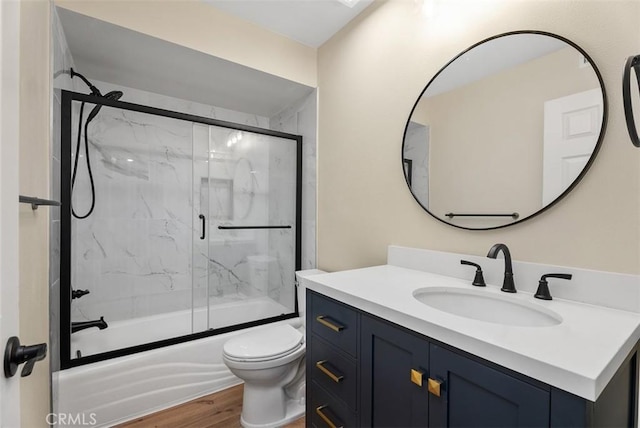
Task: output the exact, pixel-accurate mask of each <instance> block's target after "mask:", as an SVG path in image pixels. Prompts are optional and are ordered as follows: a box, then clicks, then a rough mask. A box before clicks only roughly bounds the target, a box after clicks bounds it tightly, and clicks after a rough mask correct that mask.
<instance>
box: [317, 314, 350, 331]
mask: <svg viewBox="0 0 640 428" xmlns="http://www.w3.org/2000/svg"><path fill="white" fill-rule="evenodd" d="M316 321H318V322H319V323H320V324H322V325H323V326H325V327H329V328H330V329H331V330H333V331H337V332H341V331H342V330H344V326H343V325H340V324H337V323H332V322H331V321H328V320H327V317H326V316H325V315H318V316H317V317H316Z"/></svg>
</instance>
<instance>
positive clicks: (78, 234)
mask: <svg viewBox="0 0 640 428" xmlns="http://www.w3.org/2000/svg"><path fill="white" fill-rule="evenodd" d="M94 84H95V85H96V86H97V87H98V88H100V90H101V91H102V93H106V92H109V91H112V90H121V91H123V92H124V96H123V98H122V100H123V101H128V102H134V103H139V104H143V105H151V106H156V107H160V108H164V109H168V110H173V111H179V112H187V113H190V114H195V115H199V116H206V117H213V118H215V119H220V120H225V121H230V122H234V123H241V124H246V125H251V126H258V127H262V128H268V127H269V120H268V118H265V117H259V116H255V115H248V114H244V113H239V112H234V111H230V110H226V109H222V108H217V107H211V106H205V105H202V104H198V103H193V102H188V101H184V100H179V99H175V98H170V97H166V96H161V95H157V94H152V93H148V92H143V91H139V90H135V89H132V88H123V87H120V86H116V85H112V84H108V83H106V82H99V81H95V82H94ZM90 109H91V106H88V107H87V108H86V111H85V117H86V114H87V111H89V110H90ZM75 128H76V127H75V126H73V129H74V130H75ZM212 129H213V131H212V133H211V134H212V136H213V135H215V134H216V133H218V134H219V133H220V132H222V133H226V132H229V130H225V129H222V130H218V131H215V129H214V128H212ZM75 132H76V131H74V133H75ZM193 132H194V129H192V124H191V123H188V122H183V121H179V120H175V119H168V118H162V117H157V116H156V117H154V116H152V115H144V114H139V113H134V112H123V111H120V110H117V109H110V108H107V107H105V108H103V109H102V110H101V111H100V114H99V115H98V116H97V117H96V119H95V120H94V121H93V122H92V123H91V127H90V130H89V136H90V146H91V149H92V151H93V153H95V154H93V155H92V156H93V159H92V167H93V175H94V179H95V183H96V194H97V196H96V197H97V198H98V201H97V203H96V211H95V212H94V213H93V214H92V215H91V216H90V217H89V218H87V219H85V220H74V222H73V224H74V229H73V231H74V232H73V235H74V239H73V255H72V257H73V266H74V269H73V270H72V278H73V281H74V284H73V286H74V288H80V289H85V288H88V289H90V290H91V294H89V295H87V296H85V297H83V298H82V299H80V300H76V301H74V303H73V305H72V319H74V320H83V319H96V318H99V317H100V316H103V315H104V316H105V319H107V321H109V320H111V321H116V320H122V319H130V318H137V317H141V316H149V315H156V314H160V313H165V312H173V311H178V310H184V309H190V308H191V305H192V292H191V287H192V278H191V272H193V274H194V276H195V281H194V282H193V285H194V286H195V294H194V298H195V299H196V301H195V303H196V304H197V305H199V306H203V304H202V303H203V302H201V301H198V300H197V299H198V297H204V296H203V295H202V294H203V292H202V291H203V290H204V289H205V288H206V278H207V276H206V274H204V272H202V269H203V266H199V264H198V263H196V264H195V265H194V266H193V270H192V265H191V263H192V259H191V251H192V249H191V242H192V241H191V239H192V236H193V235H194V231H195V230H196V229H198V231H199V225H198V224H195V225H194V224H193V213H192V207H193V204H194V203H195V204H196V208H197V207H198V204H199V203H200V201H199V199H200V196H199V194H200V193H199V191H194V192H192V184H193V189H196V187H197V184H198V181H199V180H196V182H195V183H192V181H191V180H192V177H191V175H192V172H191V168H192V166H191V159H192V158H193V157H194V156H195V158H196V165H197V163H198V161H199V159H198V156H202V155H204V156H205V157H206V156H207V155H208V151H206V150H205V151H204V153H192V150H191V141H192V138H193ZM212 138H213V137H212ZM217 138H218V139H220V138H223V137H222V136H218V137H217ZM250 138H254V139H255V138H260V139H261V140H264V141H253V142H251V141H250V140H244V141H243V143H244V145H245V146H246V147H249V146H251V144H253V147H254V148H252V149H251V150H246V151H245V152H244V153H243V154H241V155H240V157H241V158H243V159H245V160H247V161H248V162H249V163H250V164H251V165H252V167H251V169H256V170H260V169H262V170H263V171H267V172H268V173H267V176H266V178H267V180H266V181H265V180H264V178H262V179H260V180H261V182H262V186H263V187H264V189H262V190H260V189H256V192H255V203H253V204H252V212H251V213H250V216H249V220H251V219H252V218H255V220H256V222H257V223H265V222H266V223H273V222H281V221H285V222H287V223H291V222H292V221H293V219H292V218H283V219H278V217H282V216H280V215H279V214H277V213H275V212H273V210H274V209H275V208H274V207H278V208H277V209H278V210H280V211H282V212H283V213H285V212H286V213H288V214H287V215H288V216H289V217H291V215H290V214H291V213H293V212H294V205H293V201H292V200H291V199H290V197H288V196H287V195H290V194H291V191H290V189H289V190H287V189H286V187H287V186H286V185H285V184H284V183H285V182H284V180H282V179H281V178H278V177H277V175H278V173H279V171H287V170H289V171H291V170H292V168H293V169H294V168H295V165H290V168H286V167H285V166H284V164H283V163H282V162H291V161H294V160H295V156H291V155H292V154H293V153H295V151H291V149H293V144H291V146H289V147H286V148H285V146H288V144H286V143H280V144H273V143H268V144H266V143H267V141H268V139H269V138H270V137H264V136H260V137H258V136H256V135H255V134H254V135H253V136H250ZM74 141H75V137H74ZM149 141H153V142H154V143H153V144H151V143H149ZM225 141H226V140H225ZM205 145H206V144H205ZM238 146H242V144H238ZM260 147H264V148H263V149H260ZM240 149H241V147H240ZM287 149H288V150H290V153H289V156H283V154H284V153H283V152H282V150H287ZM261 150H262V151H264V153H263V152H261ZM264 159H269V162H268V163H265V162H264ZM286 159H289V160H288V161H286ZM204 160H205V159H200V161H204ZM214 160H215V159H211V161H212V162H213V161H214ZM207 161H209V160H207ZM83 162H84V159H82V158H81V159H80V165H81V166H80V167H79V172H78V178H77V181H76V187H75V190H74V198H73V200H74V201H75V202H74V207H75V208H76V210H77V211H78V212H79V213H80V214H82V213H84V212H86V209H87V206H88V205H87V204H88V202H87V201H88V200H89V198H90V193H89V188H88V186H87V185H86V183H87V177H86V175H83V174H85V173H84V172H83V170H84V169H85V167H84V165H83ZM235 162H236V161H235V160H234V161H233V162H231V163H229V162H227V166H226V167H225V166H224V162H221V161H219V160H218V163H219V164H220V165H221V166H220V168H219V170H222V171H224V170H228V169H229V168H230V165H232V164H234V165H235ZM261 162H262V164H265V165H261ZM272 162H273V165H271V163H272ZM196 170H197V168H196ZM196 172H197V171H196ZM230 174H231V175H230V176H229V177H227V179H228V180H229V181H231V179H232V178H233V174H234V171H233V169H231V170H230ZM196 175H197V174H196ZM200 175H204V174H200ZM222 178H224V177H222ZM217 179H219V180H220V179H221V177H217ZM269 181H272V182H273V183H275V184H272V185H271V186H269ZM292 185H293V183H292ZM287 191H288V193H287ZM283 197H284V198H285V199H282V198H283ZM113 198H117V199H113ZM261 198H262V199H261ZM100 199H102V201H101V200H100ZM109 199H111V200H112V201H118V203H116V204H113V206H109V205H107V206H105V205H104V201H105V200H107V201H108V200H109ZM261 200H262V201H263V202H260V201H261ZM277 200H280V201H283V200H284V201H287V200H288V202H290V203H288V202H285V205H291V206H290V207H289V208H290V209H286V208H285V207H284V206H283V202H280V203H276V201H277ZM122 201H129V202H128V203H126V204H124V205H123V204H122ZM210 206H211V209H212V210H213V211H216V210H219V209H220V207H218V208H215V207H214V205H210ZM269 207H270V208H269ZM265 209H266V210H267V214H265V215H262V216H261V215H260V211H261V210H262V211H264V210H265ZM269 210H271V212H270V211H269ZM260 219H261V221H257V220H260ZM245 220H247V219H245ZM213 223H215V221H214V222H212V223H210V226H213V227H211V228H210V229H209V230H210V231H211V232H212V233H213V232H217V229H216V228H215V227H214V226H215V224H213ZM249 223H251V221H249ZM282 233H285V234H286V233H288V234H289V235H291V236H292V232H291V231H289V232H286V231H284V232H283V231H271V232H268V234H269V235H271V236H269V237H268V235H267V233H265V232H261V233H260V232H256V233H252V234H249V233H247V234H242V233H227V234H225V236H224V237H221V239H212V240H210V251H211V257H210V259H211V263H209V275H212V277H211V280H212V283H213V286H214V287H213V292H214V294H215V295H221V296H222V297H225V296H226V297H229V296H233V294H234V292H235V293H240V294H242V295H245V296H246V295H252V294H257V293H252V290H251V287H252V285H253V284H252V283H251V279H250V274H251V272H250V270H251V269H252V266H251V265H252V264H253V265H254V266H253V268H254V271H255V267H256V265H260V264H264V263H263V261H264V260H267V261H268V260H270V259H273V260H275V263H271V264H269V263H266V265H270V267H269V269H270V270H269V276H270V277H272V276H273V277H274V278H272V279H274V280H276V283H277V284H281V286H275V287H271V288H270V289H269V290H267V291H268V292H269V293H268V294H269V296H270V297H272V298H276V300H280V301H281V303H283V304H285V305H287V306H288V307H290V308H292V307H293V306H292V305H293V302H292V301H291V296H292V293H280V289H281V288H282V287H283V286H286V287H290V286H291V284H292V281H293V275H291V278H286V280H285V281H283V279H282V272H286V271H292V270H293V265H290V266H286V265H283V264H282V263H283V260H285V259H286V257H285V254H287V252H288V251H290V253H289V254H291V253H292V250H293V248H292V244H293V241H292V240H291V239H288V240H287V237H286V236H283V237H282V238H283V239H279V238H280V237H278V236H277V235H278V234H282ZM198 234H199V232H198ZM261 234H262V236H260V235H261ZM249 235H251V236H249ZM238 238H241V239H238ZM272 238H273V239H272ZM243 240H244V241H246V242H245V244H246V245H243V242H241V241H243ZM259 241H263V242H265V243H267V246H265V245H261V244H259ZM194 242H197V238H195V239H194ZM306 243H307V245H311V246H312V247H314V246H315V245H314V244H313V243H312V242H308V240H307V242H306ZM219 246H222V247H220V248H218V247H219ZM225 249H226V250H228V251H225ZM205 250H206V248H205ZM230 254H231V255H232V256H233V257H231V258H230ZM260 254H262V256H263V258H262V259H261V258H260V257H258V258H256V257H254V256H256V255H260ZM249 256H251V257H249ZM203 280H204V282H203Z"/></svg>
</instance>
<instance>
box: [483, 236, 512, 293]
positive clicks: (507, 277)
mask: <svg viewBox="0 0 640 428" xmlns="http://www.w3.org/2000/svg"><path fill="white" fill-rule="evenodd" d="M500 251H502V253H503V254H504V280H503V281H502V288H501V289H500V290H502V291H504V292H505V293H515V292H516V285H515V284H514V283H513V267H512V266H511V253H510V252H509V248H508V247H507V246H506V245H505V244H496V245H494V246H493V247H491V249H490V250H489V253H488V254H487V257H489V258H492V259H495V258H497V257H498V253H499V252H500Z"/></svg>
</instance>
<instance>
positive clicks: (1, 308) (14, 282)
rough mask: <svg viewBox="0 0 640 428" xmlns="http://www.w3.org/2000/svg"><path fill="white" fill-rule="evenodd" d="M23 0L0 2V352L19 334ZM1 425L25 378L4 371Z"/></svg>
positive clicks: (10, 421)
mask: <svg viewBox="0 0 640 428" xmlns="http://www.w3.org/2000/svg"><path fill="white" fill-rule="evenodd" d="M19 23H20V3H19V2H18V1H0V100H1V101H0V351H1V352H0V356H4V346H5V344H6V343H7V340H8V338H9V337H11V336H17V335H18V327H19V326H18V319H19V312H18V159H19V156H18V137H19V133H18V128H19V121H18V118H19V115H18V110H19V109H18V106H19V88H20V84H19V69H20V67H19V63H20V59H19V46H20V26H19ZM0 379H1V380H0V426H2V427H18V426H20V377H19V376H14V377H12V378H10V379H7V378H5V377H4V374H3V373H2V371H0Z"/></svg>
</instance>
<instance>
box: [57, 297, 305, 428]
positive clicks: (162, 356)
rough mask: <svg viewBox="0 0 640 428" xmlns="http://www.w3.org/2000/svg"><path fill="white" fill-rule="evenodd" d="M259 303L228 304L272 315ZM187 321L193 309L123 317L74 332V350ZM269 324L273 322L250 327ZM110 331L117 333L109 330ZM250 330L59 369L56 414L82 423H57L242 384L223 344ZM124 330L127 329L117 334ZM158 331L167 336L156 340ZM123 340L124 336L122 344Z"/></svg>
mask: <svg viewBox="0 0 640 428" xmlns="http://www.w3.org/2000/svg"><path fill="white" fill-rule="evenodd" d="M256 302H260V300H257V301H254V302H243V304H242V307H241V308H240V307H238V305H226V308H227V310H228V312H229V314H228V317H229V318H228V319H233V317H236V316H237V315H238V313H239V311H243V312H244V311H250V312H249V313H252V314H254V313H258V312H260V313H265V314H267V313H271V311H272V310H273V308H268V307H263V306H262V305H263V304H264V305H266V304H267V303H264V301H262V302H263V304H259V303H256ZM215 314H216V320H217V322H216V324H217V323H218V322H220V323H223V324H224V323H225V322H224V321H223V319H224V309H223V308H219V307H216V308H215ZM278 315H279V314H278ZM268 316H274V315H268ZM185 317H186V320H185ZM187 322H188V325H189V326H190V325H191V311H182V312H176V313H172V314H166V315H163V316H154V317H147V318H145V319H141V320H131V321H121V322H116V323H112V324H113V326H112V324H110V325H109V328H107V329H106V330H96V329H91V330H87V331H86V332H85V331H83V332H79V333H76V334H74V335H72V339H74V342H73V344H72V355H75V349H81V351H82V354H83V355H90V354H92V353H96V352H103V351H105V350H112V349H117V348H122V347H126V346H132V345H137V344H141V343H145V342H151V341H153V340H160V339H162V338H166V333H167V332H168V331H172V329H174V328H175V327H176V326H178V325H180V326H182V325H184V324H185V323H187ZM228 323H229V322H227V324H228ZM281 323H288V324H292V325H293V326H294V327H296V328H297V327H299V326H300V325H301V322H300V319H299V318H293V319H290V320H286V321H280V322H278V324H281ZM265 327H268V325H267V326H258V327H253V328H252V329H251V330H253V329H260V328H265ZM110 330H111V333H112V334H110V335H109V336H107V335H104V333H108V332H109V331H110ZM118 330H120V331H118ZM248 330H250V329H246V330H240V331H237V332H232V333H226V334H222V335H217V336H212V337H208V338H204V339H198V340H193V341H190V342H185V343H181V344H177V345H172V346H166V347H164V348H159V349H154V350H151V351H145V352H140V353H137V354H133V355H128V356H124V357H119V358H114V359H110V360H106V361H101V362H97V363H93V364H87V365H84V366H79V367H74V368H71V369H67V370H62V371H59V372H55V373H54V374H53V392H54V403H53V404H54V413H57V414H58V415H61V414H63V415H70V416H68V417H67V418H66V420H70V419H71V420H76V421H80V423H79V424H77V425H76V424H64V425H63V424H59V425H57V426H60V427H62V426H64V427H69V426H86V425H82V421H84V422H86V421H90V422H93V421H94V420H95V422H96V423H95V424H94V425H92V426H111V425H114V424H116V423H120V422H124V421H126V420H130V419H133V418H136V417H139V416H142V415H146V414H149V413H153V412H156V411H158V410H162V409H165V408H167V407H171V406H174V405H176V404H180V403H184V402H186V401H189V400H192V399H194V398H196V397H200V396H203V395H206V394H210V393H213V392H216V391H220V390H222V389H225V388H228V387H230V386H233V385H237V384H239V383H241V380H240V379H238V378H237V377H235V376H234V375H233V374H231V372H230V371H229V369H227V367H226V366H225V365H224V363H223V362H222V346H223V345H224V343H225V342H226V341H227V340H228V339H229V338H231V337H233V336H234V335H237V334H240V333H243V332H245V331H248ZM123 331H125V332H126V333H127V334H116V333H122V332H123ZM176 331H177V330H176ZM80 333H82V334H80ZM182 334H184V333H182ZM154 335H162V337H160V339H157V338H154V337H155V336H154ZM74 336H75V337H74ZM140 337H142V339H141V338H140ZM118 340H121V343H120V345H118ZM105 346H106V348H105ZM77 415H81V416H80V417H78V416H77Z"/></svg>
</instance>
